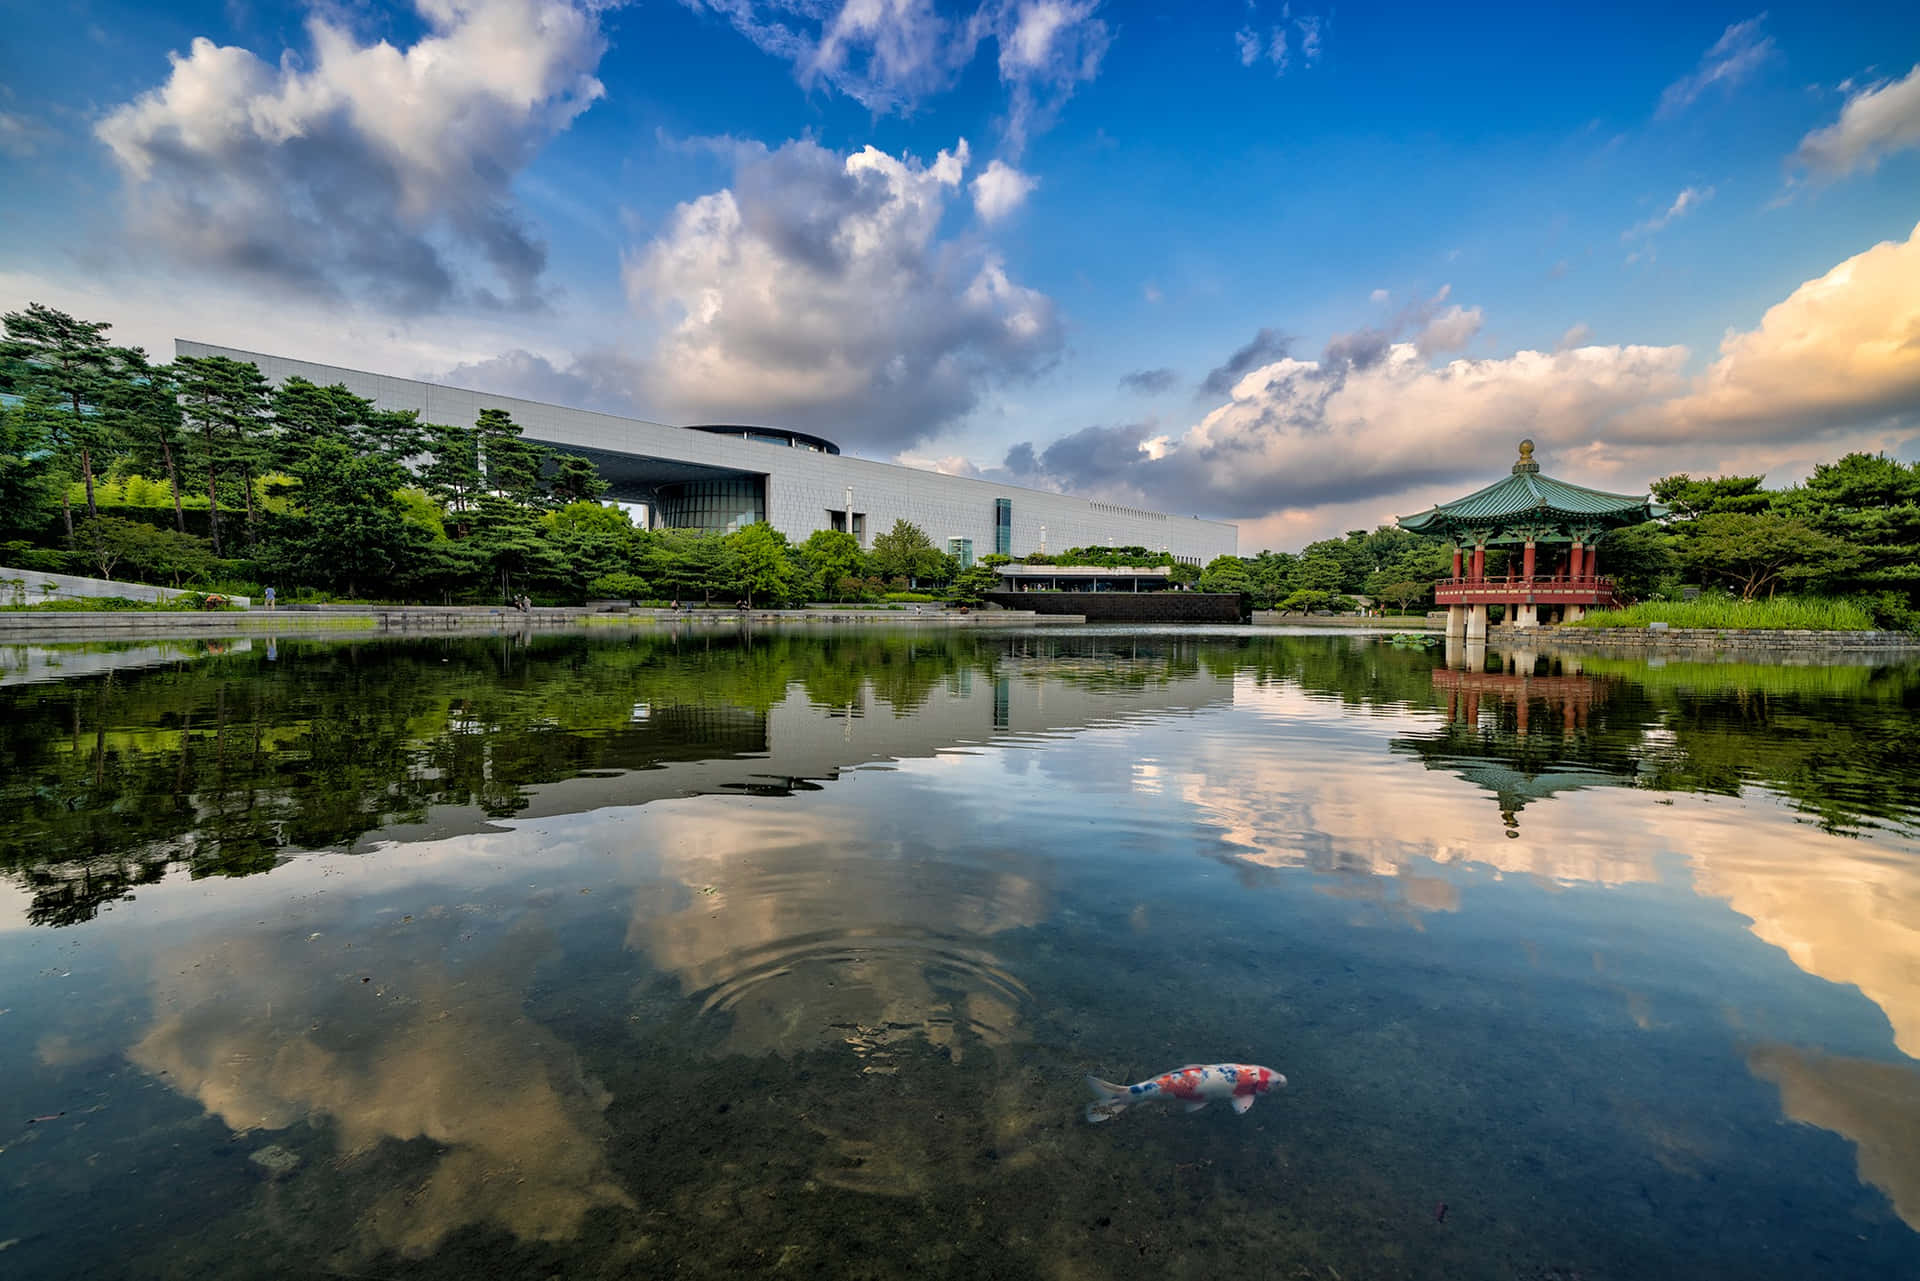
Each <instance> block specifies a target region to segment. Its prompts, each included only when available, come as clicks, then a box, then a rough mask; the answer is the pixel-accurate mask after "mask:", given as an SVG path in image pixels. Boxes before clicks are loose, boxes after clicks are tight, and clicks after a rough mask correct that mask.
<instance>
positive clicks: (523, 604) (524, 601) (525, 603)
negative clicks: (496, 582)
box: [513, 592, 533, 614]
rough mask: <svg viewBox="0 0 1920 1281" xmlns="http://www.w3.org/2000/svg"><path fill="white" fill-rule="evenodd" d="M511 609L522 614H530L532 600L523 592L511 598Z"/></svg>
mask: <svg viewBox="0 0 1920 1281" xmlns="http://www.w3.org/2000/svg"><path fill="white" fill-rule="evenodd" d="M513 607H514V608H515V609H517V610H519V611H520V612H521V613H523V614H527V613H531V612H532V611H533V598H532V597H531V596H528V595H527V594H526V593H525V592H522V593H520V594H519V595H518V596H515V597H514V598H513Z"/></svg>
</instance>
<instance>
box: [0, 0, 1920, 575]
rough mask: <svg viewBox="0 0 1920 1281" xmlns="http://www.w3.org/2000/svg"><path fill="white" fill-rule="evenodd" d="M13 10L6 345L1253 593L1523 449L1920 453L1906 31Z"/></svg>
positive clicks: (1406, 13) (1455, 14)
mask: <svg viewBox="0 0 1920 1281" xmlns="http://www.w3.org/2000/svg"><path fill="white" fill-rule="evenodd" d="M10 8H11V11H10V13H9V15H8V21H7V23H6V24H5V31H4V33H0V41H4V45H3V46H0V54H3V55H4V56H0V76H3V77H4V81H3V82H0V165H4V166H5V171H6V173H7V175H8V179H7V181H6V182H5V184H4V187H0V190H3V191H4V195H0V231H3V232H4V235H3V236H0V303H4V305H5V306H6V307H8V308H13V307H17V306H20V305H22V304H23V303H25V302H26V301H28V300H29V299H35V300H41V301H46V302H49V303H51V304H53V305H56V306H63V307H65V308H66V309H68V310H71V311H75V312H76V313H80V314H84V315H87V316H89V317H92V318H98V319H106V320H111V321H114V322H115V323H116V325H117V326H118V328H117V330H116V332H117V333H119V334H120V335H121V336H122V337H123V338H124V339H125V340H128V341H137V342H140V343H143V344H144V345H146V346H148V347H149V348H150V349H152V350H155V351H157V352H160V353H162V354H167V353H170V352H171V339H172V338H173V337H175V336H182V337H196V338H201V339H205V340H210V341H216V342H227V343H233V344H235V345H240V346H245V347H250V348H255V349H262V350H272V351H282V352H286V353H288V354H295V355H301V356H305V357H309V358H313V359H320V360H327V361H332V362H335V363H341V364H349V365H354V366H358V367H363V368H372V369H378V370H384V371H390V372H395V373H401V374H408V375H414V376H427V377H441V378H448V379H450V380H453V381H461V382H467V383H471V384H475V385H482V386H486V387H489V388H492V389H494V390H500V391H507V392H513V393H517V394H523V395H531V396H535V397H538V398H543V399H556V400H562V401H568V402H573V403H582V404H591V405H594V406H596V407H604V408H612V409H615V410H619V411H622V412H630V413H635V414H638V415H642V416H649V417H657V418H662V419H665V420H669V421H697V420H705V419H713V418H725V419H729V420H741V419H745V420H755V421H767V422H776V423H786V424H790V425H794V426H800V427H805V428H810V429H814V430H819V431H822V432H824V433H826V434H828V435H830V436H833V437H835V438H836V439H838V440H840V441H841V442H842V443H843V445H845V446H846V447H847V448H848V449H849V450H850V451H853V452H859V453H863V454H866V455H868V456H872V457H881V458H900V459H903V460H907V461H914V462H918V463H921V464H922V465H928V466H939V467H942V468H944V469H948V470H955V471H967V472H972V473H976V474H982V475H988V476H997V477H1000V478H1002V479H1004V480H1005V481H1007V482H1008V483H1014V484H1025V485H1037V486H1043V487H1045V486H1054V487H1063V488H1068V489H1071V490H1073V491H1074V492H1082V493H1090V494H1096V495H1107V496H1110V497H1114V498H1117V499H1121V500H1125V501H1140V502H1145V503H1149V504H1151V505H1154V506H1160V507H1164V508H1167V509H1170V510H1177V511H1193V512H1196V513H1198V514H1204V515H1209V516H1218V517H1224V518H1228V519H1233V520H1236V521H1239V522H1240V524H1241V526H1242V539H1241V546H1242V550H1243V551H1245V552H1251V551H1254V550H1257V549H1258V548H1260V547H1262V546H1276V547H1297V546H1298V545H1299V544H1300V543H1301V542H1302V541H1304V540H1305V539H1306V538H1309V537H1315V536H1319V535H1322V534H1325V533H1328V532H1335V531H1338V530H1340V529H1344V528H1350V527H1354V526H1366V525H1372V524H1374V523H1376V522H1378V521H1380V520H1383V519H1389V518H1391V516H1392V515H1393V514H1394V513H1396V512H1404V511H1409V510H1413V509H1415V508H1417V507H1419V506H1423V505H1425V504H1426V503H1427V502H1429V501H1432V500H1434V499H1436V498H1444V497H1450V496H1453V495H1454V494H1457V493H1458V492H1461V491H1462V490H1463V489H1465V488H1470V487H1472V486H1473V485H1475V484H1477V483H1480V482H1482V481H1484V480H1485V479H1487V478H1489V477H1491V476H1492V475H1495V474H1497V473H1498V471H1499V469H1500V468H1502V467H1504V466H1505V464H1506V463H1507V462H1508V461H1510V455H1511V452H1512V446H1513V441H1514V440H1515V439H1517V438H1518V437H1520V436H1522V435H1529V434H1530V435H1533V436H1535V437H1536V438H1538V439H1539V440H1540V441H1541V442H1542V445H1541V455H1542V457H1543V459H1544V461H1545V462H1546V464H1547V467H1548V469H1549V470H1550V471H1553V472H1555V473H1557V474H1561V475H1564V476H1566V477H1567V478H1569V479H1576V480H1583V481H1586V482H1587V483H1593V484H1601V485H1608V486H1612V487H1617V488H1626V489H1632V488H1638V487H1641V486H1644V484H1645V483H1646V482H1647V481H1648V480H1649V479H1650V478H1652V477H1654V476H1658V475H1662V474H1665V473H1667V472H1671V471H1676V470H1682V469H1686V470H1692V471H1695V472H1703V471H1720V470H1729V469H1741V470H1764V471H1766V472H1768V473H1769V474H1770V475H1772V476H1773V477H1774V478H1775V479H1776V480H1780V481H1785V480H1788V479H1792V478H1794V477H1796V476H1798V475H1801V474H1804V472H1805V470H1806V469H1807V468H1808V467H1809V466H1810V465H1811V464H1812V462H1814V461H1817V460H1820V459H1823V458H1830V457H1833V456H1836V455H1837V454H1838V453H1840V452H1842V451H1843V450H1845V449H1848V448H1861V447H1864V448H1883V449H1888V450H1891V451H1894V452H1896V453H1899V454H1901V455H1902V456H1906V457H1914V456H1917V455H1920V444H1916V441H1917V440H1920V342H1916V341H1912V336H1913V335H1915V334H1920V241H1916V239H1915V236H1914V233H1915V228H1916V223H1920V71H1916V67H1917V66H1920V9H1916V8H1915V7H1914V6H1912V5H1897V4H1885V5H1848V4H1825V5H1820V6H1803V7H1796V8H1793V9H1779V8H1776V9H1772V10H1768V11H1764V12H1763V11H1760V10H1758V9H1754V8H1750V7H1747V6H1733V7H1726V6H1707V5H1699V6H1685V5H1682V6H1676V5H1672V4H1664V5H1640V6H1631V7H1629V6H1611V7H1605V8H1604V9H1603V8H1597V7H1585V8H1575V7H1568V6H1542V5H1526V6H1508V7H1505V8H1502V9H1500V10H1497V11H1496V10H1493V9H1482V10H1478V11H1466V10H1457V9H1449V8H1447V7H1444V6H1433V5H1424V4H1423V5H1372V6H1359V5H1340V6H1317V5H1312V4H1279V3H1266V2H1264V0H1262V2H1261V3H1259V4H1247V3H1245V2H1244V0H1235V2H1234V3H1225V4H1218V5H1202V6H1194V7H1191V8H1189V9H1186V10H1185V11H1179V10H1175V11H1171V12H1169V11H1163V10H1161V9H1159V8H1156V7H1153V6H1146V5H1133V4H1123V3H1113V2H1108V3H1101V2H1100V0H986V3H979V4H972V5H954V6H948V5H936V4H933V3H930V2H929V0H682V2H681V3H659V2H655V3H645V4H612V3H588V2H587V0H420V3H417V4H400V5H387V4H378V3H340V4H329V5H320V6H313V5H300V4H291V5H289V4H277V3H274V4H270V3H256V2H252V0H228V2H227V3H224V4H218V3H215V4H181V5H169V6H157V5H151V4H148V5H129V4H114V3H101V2H99V0H94V2H91V3H84V4H73V5H67V6H58V7H50V6H25V5H18V6H11V7H10ZM202 42H204V43H202ZM170 55H172V58H173V60H172V61H170ZM962 140H964V145H963V141H962Z"/></svg>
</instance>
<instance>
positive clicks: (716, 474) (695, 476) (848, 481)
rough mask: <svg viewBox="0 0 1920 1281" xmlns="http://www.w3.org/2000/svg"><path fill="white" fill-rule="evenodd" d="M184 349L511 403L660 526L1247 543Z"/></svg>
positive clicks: (861, 535)
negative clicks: (906, 528) (903, 525)
mask: <svg viewBox="0 0 1920 1281" xmlns="http://www.w3.org/2000/svg"><path fill="white" fill-rule="evenodd" d="M174 350H175V352H176V353H177V354H179V355H182V356H226V357H228V358H230V359H233V360H243V361H251V362H252V363H253V364H255V365H257V366H258V367H259V369H260V372H261V373H262V374H263V375H265V376H266V378H267V381H269V382H271V383H273V384H274V385H276V386H278V385H279V384H281V383H283V382H285V381H286V380H287V379H289V378H305V379H307V380H308V381H309V382H314V383H318V384H320V385H321V386H323V387H325V386H331V385H333V384H335V383H339V384H343V385H344V386H345V387H346V388H347V390H349V391H351V392H353V393H354V394H355V395H357V396H364V397H366V398H368V399H369V400H372V401H373V402H374V403H375V404H376V405H378V406H379V407H380V408H382V409H393V410H412V411H414V412H415V413H417V414H418V415H419V416H420V418H421V420H422V421H425V422H430V423H442V424H447V425H452V426H465V425H468V424H471V423H472V422H473V421H474V420H475V419H476V418H477V417H478V416H479V413H480V411H481V410H482V409H500V410H504V411H506V413H508V414H509V415H511V416H512V418H513V420H514V422H516V423H518V424H519V425H520V428H521V430H522V432H523V434H524V436H525V438H526V439H527V440H529V441H532V442H534V443H536V444H541V445H546V446H549V447H551V448H553V449H556V450H560V451H563V452H566V453H570V454H579V455H581V456H582V457H585V458H587V459H589V460H590V461H591V462H593V464H594V465H595V466H596V467H598V468H599V469H600V474H601V475H602V476H603V477H605V478H606V480H607V482H608V485H609V489H608V492H607V497H608V498H609V499H612V500H615V501H619V502H621V503H623V504H628V505H631V506H632V507H634V508H636V509H638V511H639V514H640V515H641V516H642V517H643V518H644V521H645V523H646V524H647V525H649V526H651V527H655V528H660V527H671V528H676V529H701V530H710V531H715V532H726V531H728V530H734V529H739V528H741V527H743V526H746V525H750V524H753V523H754V522H756V521H765V522H767V523H768V524H770V525H772V526H773V527H774V528H775V529H777V530H779V531H780V532H781V533H783V534H785V535H786V536H787V537H788V538H790V539H793V540H795V541H798V540H802V539H805V538H806V537H807V535H809V534H811V533H813V532H814V531H816V530H822V529H835V530H841V531H843V532H846V533H850V534H852V535H853V536H854V537H855V538H857V539H859V541H860V545H861V546H862V547H869V548H870V547H872V546H873V539H874V537H875V536H876V535H878V534H883V533H885V532H886V531H887V530H889V529H891V528H892V527H893V523H894V522H895V521H896V520H907V521H911V522H912V523H913V524H915V525H918V526H919V527H920V528H921V529H923V530H924V531H926V533H927V535H928V536H929V537H930V538H932V539H933V542H934V545H935V546H937V547H942V548H944V549H945V550H946V551H948V552H949V553H950V554H952V555H953V556H954V557H955V558H956V559H957V560H958V561H959V562H960V564H961V565H962V566H963V567H964V566H967V565H970V564H972V563H973V562H974V561H975V559H977V558H978V557H980V556H985V555H989V554H993V553H998V554H1000V555H1003V556H1019V555H1025V554H1027V553H1029V552H1044V551H1045V550H1046V548H1047V545H1048V542H1049V541H1051V542H1052V544H1053V545H1054V546H1055V547H1083V546H1096V545H1098V546H1113V545H1120V546H1128V545H1137V546H1141V547H1153V548H1158V549H1160V550H1162V551H1164V552H1165V553H1166V556H1167V559H1168V560H1169V561H1181V562H1185V563H1188V564H1195V565H1204V564H1206V563H1207V562H1208V561H1210V560H1212V559H1213V558H1214V557H1216V556H1221V555H1228V554H1231V553H1232V552H1234V551H1235V550H1236V545H1237V542H1238V531H1237V530H1236V529H1235V527H1234V526H1232V525H1230V524H1225V523H1223V522H1220V521H1212V520H1202V519H1200V518H1199V517H1197V516H1176V515H1173V514H1171V513H1165V512H1152V511H1143V510H1141V509H1139V508H1135V507H1124V506H1120V505H1118V504H1114V503H1103V502H1095V501H1092V500H1089V499H1085V498H1075V497H1072V496H1071V495H1067V494H1056V493H1050V492H1047V491H1044V490H1034V489H1022V488H1019V487H1017V486H1012V485H1001V484H995V483H993V482H991V481H984V480H975V479H973V478H971V477H966V476H948V475H945V474H943V473H940V472H934V471H925V470H922V469H920V468H917V467H903V466H900V465H898V464H896V463H883V462H875V461H872V460H869V459H864V458H852V457H848V456H846V455H844V454H842V453H841V452H840V448H839V446H838V445H836V444H835V443H834V442H833V441H831V440H829V439H827V438H825V437H823V436H816V435H812V434H810V433H807V432H799V431H790V430H788V429H786V428H782V427H762V426H743V425H723V424H713V425H702V426H697V427H676V426H672V425H669V424H666V423H656V422H648V421H645V420H643V419H638V418H623V417H620V416H618V415H615V414H603V413H596V412H593V411H591V410H585V409H574V408H569V407H567V406H564V405H551V404H544V403H542V402H540V401H533V400H522V399H519V398H517V397H513V396H495V395H492V394H490V393H488V392H481V391H473V390H470V389H468V388H464V387H449V386H446V385H444V384H441V383H430V382H420V381H417V380H414V379H410V378H394V377H391V376H388V375H386V374H374V373H367V372H365V371H363V370H357V369H342V368H339V367H336V366H332V365H320V364H315V363H313V362H311V361H304V360H295V359H292V358H290V357H286V356H274V355H268V354H265V353H261V352H251V351H242V350H238V349H235V348H230V347H216V346H210V345H208V344H206V343H197V342H189V341H186V340H185V339H175V340H174Z"/></svg>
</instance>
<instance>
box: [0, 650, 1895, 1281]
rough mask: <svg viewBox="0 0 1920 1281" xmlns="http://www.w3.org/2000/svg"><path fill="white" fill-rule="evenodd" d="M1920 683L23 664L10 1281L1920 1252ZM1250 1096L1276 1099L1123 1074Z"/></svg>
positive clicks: (858, 1272) (1614, 673) (962, 658)
mask: <svg viewBox="0 0 1920 1281" xmlns="http://www.w3.org/2000/svg"><path fill="white" fill-rule="evenodd" d="M1916 727H1920V665H1917V664H1915V663H1913V662H1892V661H1888V660H1884V659H1882V660H1879V661H1878V662H1877V664H1866V663H1861V664H1858V665H1854V664H1846V663H1837V664H1834V665H1829V666H1817V667H1815V666H1806V667H1794V666H1781V665H1767V664H1760V663H1752V664H1733V663H1712V662H1682V661H1674V662H1668V663H1665V664H1660V663H1657V662H1654V663H1650V662H1647V661H1644V660H1635V659H1622V658H1599V657H1587V658H1581V657H1578V656H1575V655H1571V654H1558V655H1555V654H1547V653H1539V654H1532V653H1508V654H1503V653H1498V652H1495V653H1492V654H1483V653H1480V652H1475V653H1473V654H1471V655H1467V656H1462V660H1461V665H1458V666H1452V665H1449V663H1448V660H1447V656H1446V655H1444V654H1442V653H1439V652H1437V651H1431V650H1425V649H1403V648H1396V647H1395V646H1394V645H1392V644H1390V643H1388V641H1387V639H1386V638H1384V637H1378V636H1359V635H1332V636H1330V635H1325V634H1313V635H1288V634H1283V633H1279V632H1276V631H1274V630H1272V629H1260V630H1248V631H1237V630H1208V631H1203V632H1179V631H1165V632H1154V631H1145V632H1142V631H1107V630H1099V629H1065V630H1063V629H1050V630H1045V631H1032V632H1006V633H999V632H992V631H985V630H955V631H929V630H899V631H887V630H876V629H870V628H861V627H856V626H844V627H837V628H831V629H825V630H815V631H811V632H809V631H800V630H790V631H766V630H754V631H741V632H732V631H729V632H724V633H714V632H703V633H698V634H687V633H676V632H673V631H670V630H661V631H656V632H647V633H639V634H631V633H629V634H621V635H601V634H593V635H559V636H551V635H541V636H533V637H531V638H529V637H520V636H494V637H486V638H476V639H449V638H434V639H420V640H365V641H336V640H293V639H282V640H277V641H276V640H267V639H265V638H255V639H252V640H239V641H230V642H182V643H153V644H146V645H123V646H117V647H115V646H70V647H20V646H14V647H8V648H0V1081H4V1082H5V1087H6V1088H5V1089H4V1091H0V1272H4V1273H5V1274H6V1275H7V1276H9V1277H54V1276H59V1277H121V1276H127V1277H165V1278H188V1277H191V1278H223V1277H243V1276H258V1275H276V1276H284V1275H316V1276H323V1275H344V1276H356V1277H461V1278H467V1277H489V1276H499V1277H548V1276H566V1277H570V1278H572V1277H596V1276H631V1275H674V1276H696V1277H697V1276H733V1275H738V1274H740V1273H743V1272H752V1273H759V1272H766V1273H771V1274H777V1275H794V1276H831V1277H899V1276H905V1275H916V1276H956V1277H972V1276H985V1275H993V1276H1006V1277H1026V1276H1032V1277H1044V1278H1096V1277H1120V1276H1143V1275H1153V1276H1168V1277H1200V1276H1215V1275H1220V1274H1222V1273H1223V1272H1227V1271H1229V1270H1231V1271H1232V1272H1234V1273H1238V1274H1241V1275H1249V1276H1266V1277H1281V1278H1295V1277H1298V1278H1316V1279H1317V1278H1329V1279H1335V1278H1337V1279H1339V1281H1357V1279H1359V1278H1389V1277H1433V1278H1443V1277H1444V1278H1461V1277H1500V1278H1521V1279H1524V1281H1548V1279H1552V1281H1572V1279H1573V1278H1582V1279H1584V1281H1602V1279H1608V1278H1617V1279H1621V1281H1625V1279H1628V1278H1634V1279H1645V1278H1664V1277H1674V1278H1681V1277H1685V1278H1696V1277H1703V1276H1729V1277H1733V1276H1737V1277H1742V1278H1783V1279H1787V1278H1791V1279H1793V1281H1801V1279H1804V1278H1814V1277H1836V1278H1839V1277H1847V1278H1855V1277H1859V1278H1883V1277H1884V1278H1892V1277H1896V1276H1920V1231H1917V1229H1920V1062H1917V1061H1916V1059H1920V754H1917V753H1915V752H1914V750H1913V746H1912V745H1913V742H1914V739H1915V730H1916ZM1216 1062H1229V1063H1245V1064H1261V1065H1266V1066H1269V1067H1271V1068H1272V1069H1274V1070H1275V1071H1277V1072H1280V1073H1283V1074H1284V1075H1285V1076H1286V1078H1287V1084H1286V1086H1285V1088H1283V1089H1282V1088H1276V1089H1274V1090H1272V1091H1271V1092H1269V1093H1268V1094H1266V1095H1264V1096H1262V1097H1260V1098H1259V1099H1258V1100H1257V1101H1256V1102H1255V1104H1254V1106H1252V1107H1251V1108H1250V1109H1247V1110H1246V1111H1245V1112H1244V1114H1240V1115H1236V1111H1235V1109H1234V1108H1232V1107H1229V1106H1226V1104H1225V1103H1215V1104H1213V1105H1212V1106H1209V1107H1206V1108H1204V1109H1201V1110H1198V1111H1193V1112H1189V1111H1186V1110H1184V1109H1181V1108H1179V1107H1156V1106H1136V1107H1133V1108H1130V1109H1129V1110H1127V1111H1125V1112H1124V1113H1123V1114H1121V1115H1118V1116H1116V1117H1114V1118H1113V1119H1111V1120H1110V1121H1109V1122H1107V1123H1105V1124H1099V1125H1094V1124H1089V1123H1088V1120H1087V1118H1086V1115H1085V1107H1086V1105H1087V1104H1088V1103H1089V1102H1091V1101H1092V1100H1093V1095H1092V1093H1091V1092H1090V1091H1089V1088H1088V1086H1087V1083H1086V1078H1087V1077H1088V1076H1089V1075H1092V1076H1096V1077H1101V1078H1106V1079H1109V1080H1113V1081H1118V1082H1123V1083H1125V1082H1136V1081H1140V1080H1142V1079H1143V1078H1147V1077H1149V1076H1151V1075H1153V1074H1155V1073H1159V1072H1163V1071H1165V1070H1167V1069H1170V1068H1177V1067H1179V1066H1181V1065H1183V1064H1189V1063H1216Z"/></svg>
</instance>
